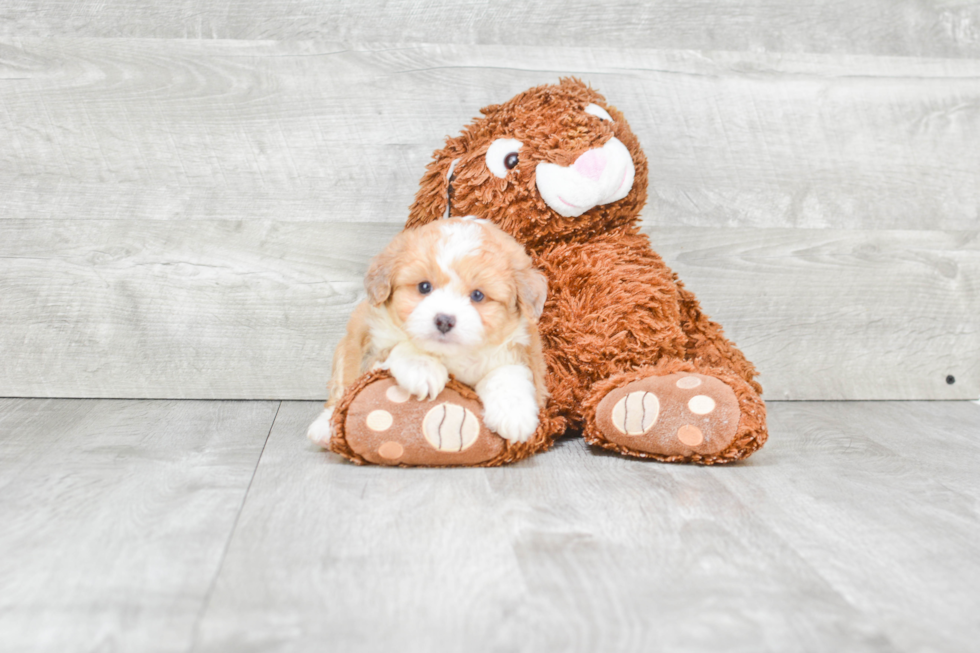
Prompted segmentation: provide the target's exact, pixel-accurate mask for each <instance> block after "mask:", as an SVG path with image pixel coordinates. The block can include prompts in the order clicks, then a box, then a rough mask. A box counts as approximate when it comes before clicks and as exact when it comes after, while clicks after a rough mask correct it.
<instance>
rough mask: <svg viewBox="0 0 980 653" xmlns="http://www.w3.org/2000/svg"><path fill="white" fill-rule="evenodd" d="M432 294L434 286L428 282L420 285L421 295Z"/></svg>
mask: <svg viewBox="0 0 980 653" xmlns="http://www.w3.org/2000/svg"><path fill="white" fill-rule="evenodd" d="M430 292H432V284H431V283H429V282H428V281H423V282H422V283H420V284H419V293H420V294H423V295H428V294H429V293H430Z"/></svg>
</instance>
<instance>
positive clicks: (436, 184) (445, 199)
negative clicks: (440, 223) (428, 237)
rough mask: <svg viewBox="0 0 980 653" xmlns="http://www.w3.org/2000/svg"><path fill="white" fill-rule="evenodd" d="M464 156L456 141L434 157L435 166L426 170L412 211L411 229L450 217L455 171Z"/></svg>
mask: <svg viewBox="0 0 980 653" xmlns="http://www.w3.org/2000/svg"><path fill="white" fill-rule="evenodd" d="M462 155H463V148H462V146H461V145H460V144H459V143H458V141H456V140H453V139H450V140H449V141H447V143H446V147H444V148H443V149H441V150H438V151H437V152H436V153H435V154H434V155H433V159H432V162H431V163H430V164H429V165H428V166H427V167H426V168H425V174H424V175H422V181H421V182H419V189H418V192H416V193H415V202H414V203H413V204H412V208H411V209H409V213H408V221H407V222H406V223H405V226H406V227H407V228H409V229H411V228H414V227H420V226H422V225H424V224H428V223H429V222H434V221H436V220H441V219H442V218H446V217H449V209H450V201H451V199H452V180H453V171H454V169H455V167H456V164H457V163H459V159H460V157H461V156H462Z"/></svg>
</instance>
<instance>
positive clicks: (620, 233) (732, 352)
mask: <svg viewBox="0 0 980 653" xmlns="http://www.w3.org/2000/svg"><path fill="white" fill-rule="evenodd" d="M480 113H481V114H482V115H481V116H480V117H479V118H477V119H475V120H474V121H472V122H471V123H470V124H469V125H467V126H466V127H465V128H464V129H463V130H462V132H461V133H460V134H459V135H458V136H455V137H451V138H448V139H447V141H446V144H445V147H443V148H442V149H439V150H437V151H436V152H435V154H434V155H433V159H432V161H431V162H430V163H429V165H428V167H427V168H426V171H425V173H424V175H423V177H422V179H421V182H420V187H419V190H418V192H417V194H416V197H415V201H414V203H413V204H412V206H411V209H410V213H409V218H408V221H407V223H406V228H407V229H412V228H415V227H418V226H420V225H423V224H426V223H429V222H432V221H436V220H442V219H445V218H448V217H457V216H459V217H461V216H474V217H475V218H477V219H484V220H489V221H491V222H492V223H493V224H495V225H497V226H498V227H500V228H501V229H502V230H503V231H505V232H507V233H508V234H510V235H511V236H513V237H514V238H515V239H516V240H517V241H518V242H520V243H522V244H523V245H524V247H525V248H526V250H527V252H528V253H529V254H530V256H531V258H532V260H533V262H534V264H535V266H537V267H538V269H540V270H541V271H542V272H544V274H545V276H546V278H547V280H548V297H547V301H546V303H545V306H544V310H543V312H542V313H541V316H540V318H539V323H538V325H537V326H538V332H539V335H540V338H541V343H542V347H543V350H544V358H545V361H546V364H547V374H546V383H547V386H548V391H549V393H550V399H549V401H548V404H547V406H546V407H545V408H544V409H542V411H541V416H540V425H539V427H538V430H537V432H536V433H535V434H534V436H533V437H532V438H531V439H529V440H528V441H527V442H522V443H509V442H505V441H504V440H503V439H502V438H499V437H497V436H496V435H495V434H494V433H492V432H491V431H489V430H488V429H487V428H486V427H485V426H484V425H483V424H482V423H481V422H480V421H479V415H480V405H479V402H478V400H477V398H476V395H475V393H474V392H473V390H472V388H468V387H466V386H464V385H462V384H461V383H459V382H457V381H455V380H451V381H450V383H449V384H448V385H447V387H446V389H445V390H444V391H443V394H441V395H440V396H439V397H437V398H436V399H435V401H434V402H414V403H413V404H411V405H400V406H394V405H390V404H391V402H390V401H389V400H388V398H387V396H388V395H391V394H392V393H391V392H390V391H389V390H390V387H391V386H392V385H393V384H394V381H393V379H391V378H390V377H389V376H388V375H387V373H386V372H383V371H380V370H375V371H371V372H368V373H366V374H365V375H364V376H363V377H361V379H360V380H359V381H358V382H357V383H355V384H354V385H353V386H352V387H351V388H350V389H349V390H348V392H347V394H346V395H345V397H344V398H343V399H342V400H341V402H340V403H339V404H338V406H337V410H336V411H335V413H334V416H333V419H334V423H333V424H334V432H335V435H334V437H333V439H332V440H331V442H330V448H331V449H332V450H333V451H335V452H337V453H340V454H341V455H344V456H346V457H347V458H349V459H351V460H353V461H355V462H359V463H365V462H370V463H376V464H385V465H402V466H413V465H426V466H440V465H481V466H490V465H500V464H504V463H509V462H514V461H517V460H521V459H523V458H526V457H527V456H529V455H532V454H534V453H537V452H540V451H544V450H546V449H548V448H549V447H550V446H551V445H552V443H553V442H554V441H555V439H556V438H557V437H559V436H561V435H564V434H575V435H577V434H581V435H582V436H584V438H585V440H586V441H587V442H588V443H589V444H592V445H595V446H598V447H604V448H606V449H609V450H612V451H615V452H618V453H620V454H623V455H626V456H632V457H639V458H650V459H654V460H658V461H664V462H687V463H697V464H703V465H712V464H719V463H731V462H734V461H737V460H740V459H743V458H745V457H747V456H749V455H751V454H752V453H753V452H755V451H756V450H757V449H759V447H761V446H762V445H763V444H764V443H765V442H766V439H767V437H768V434H767V430H766V410H765V404H764V403H763V401H762V399H761V394H762V387H761V386H760V385H759V383H758V382H757V381H756V380H755V377H756V376H757V372H756V369H755V367H754V366H753V365H752V364H751V363H750V362H749V361H748V360H747V359H746V358H745V356H744V355H743V354H742V352H741V351H739V350H738V349H737V348H736V347H735V346H734V344H732V343H731V342H730V341H729V340H728V339H727V338H725V336H724V334H723V333H722V329H721V327H720V326H719V325H718V324H717V323H715V322H713V321H711V320H710V319H709V318H708V317H707V316H706V315H705V314H704V313H703V312H702V310H701V307H700V305H699V303H698V300H697V299H696V298H695V296H694V295H693V293H692V292H691V291H689V290H688V289H687V288H685V286H684V284H683V283H682V282H681V281H680V280H679V279H678V277H677V275H676V274H675V273H674V272H672V271H671V270H670V269H669V268H668V267H667V265H665V264H664V262H663V260H661V258H660V256H658V255H657V254H656V253H655V252H654V251H653V249H652V247H651V244H650V240H649V238H648V237H647V236H646V235H645V234H643V233H641V231H640V210H641V209H642V207H643V205H644V203H645V201H646V198H647V160H646V157H645V156H644V154H643V151H642V149H641V148H640V145H639V142H638V141H637V138H636V136H634V134H633V132H632V131H631V130H630V127H629V125H628V123H627V122H626V119H625V118H624V116H623V114H622V113H620V112H619V111H618V110H617V109H616V108H615V107H614V106H612V105H611V104H609V103H608V102H607V101H606V99H605V98H604V97H603V96H602V95H600V94H599V93H598V92H597V91H595V90H593V89H592V88H591V87H590V86H588V85H586V84H585V83H583V82H582V81H580V80H578V79H575V78H564V79H561V80H560V81H559V83H558V84H551V85H543V86H537V87H535V88H531V89H529V90H526V91H524V92H522V93H520V94H518V95H517V96H515V97H514V98H512V99H510V100H509V101H507V102H505V103H503V104H495V105H491V106H487V107H485V108H483V109H481V110H480ZM386 405H387V408H386ZM437 406H438V407H442V408H441V410H442V412H440V413H438V414H440V415H444V414H447V413H446V408H445V407H446V406H449V407H452V408H453V410H454V411H455V412H456V413H458V414H459V415H460V417H459V420H460V423H461V424H462V423H468V424H470V425H471V428H472V429H473V436H472V437H471V438H469V439H470V441H471V443H470V445H468V446H467V448H465V449H462V450H459V451H456V450H452V451H446V450H441V449H439V448H438V447H437V446H436V443H437V442H438V441H439V440H440V439H439V438H438V437H437V436H438V434H437V433H435V432H434V431H433V429H434V428H435V426H434V420H433V419H432V418H431V415H433V414H435V413H433V411H434V410H435V409H436V407H437ZM388 409H390V410H391V411H393V412H395V413H396V414H397V419H394V420H386V421H384V423H385V424H388V423H389V422H392V423H393V424H394V427H388V428H387V429H386V430H385V432H377V431H376V430H372V429H371V428H369V427H368V426H367V425H366V422H369V421H370V420H368V419H367V417H368V415H370V414H371V413H372V412H374V411H377V410H382V411H384V410H388ZM443 421H444V420H443ZM476 425H478V426H479V433H477V432H476V428H477V427H476ZM442 428H445V426H444V425H443V426H442ZM385 450H387V451H395V452H398V454H399V455H398V456H391V455H387V456H382V455H380V454H379V453H378V452H379V451H385Z"/></svg>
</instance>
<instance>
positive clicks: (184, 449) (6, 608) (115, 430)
mask: <svg viewBox="0 0 980 653" xmlns="http://www.w3.org/2000/svg"><path fill="white" fill-rule="evenodd" d="M277 408H278V402H250V403H240V402H235V403H233V402H211V403H206V402H149V401H71V400H61V401H45V400H11V399H7V400H0V522H2V523H3V528H2V529H0V587H3V591H2V592H0V642H2V645H0V648H3V650H4V651H10V652H20V651H32V652H37V651H51V652H57V653H64V652H66V651H96V650H98V651H186V650H188V648H189V646H190V644H191V641H192V636H193V631H194V625H195V622H196V620H197V618H198V616H199V614H200V612H201V610H202V607H203V604H204V602H205V599H206V596H207V592H208V590H209V588H210V586H211V583H212V580H213V578H214V577H215V575H216V573H217V571H218V567H219V565H220V563H221V559H222V556H223V554H224V550H225V546H226V543H227V541H228V538H229V536H230V534H231V531H232V528H233V525H234V522H235V519H236V517H237V515H238V510H239V508H240V506H241V505H242V502H243V500H244V498H245V493H246V488H247V487H248V484H249V481H250V480H251V478H252V474H253V471H254V469H255V466H256V464H257V462H258V458H259V455H260V452H261V450H262V447H263V445H264V444H265V441H266V437H267V435H268V433H269V429H270V428H271V426H272V422H273V419H274V417H275V414H276V410H277Z"/></svg>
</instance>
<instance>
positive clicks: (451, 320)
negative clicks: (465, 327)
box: [436, 313, 456, 334]
mask: <svg viewBox="0 0 980 653" xmlns="http://www.w3.org/2000/svg"><path fill="white" fill-rule="evenodd" d="M454 326H456V316H455V315H446V314H445V313H439V314H438V315H436V328H437V329H439V331H440V333H444V334H445V333H449V331H450V329H452V328H453V327H454Z"/></svg>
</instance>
